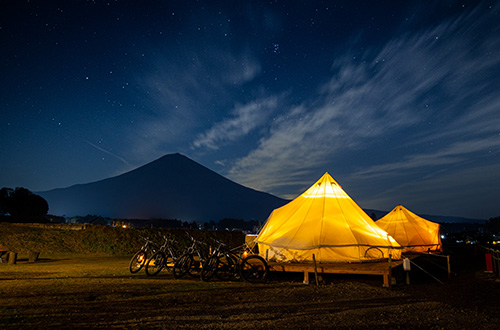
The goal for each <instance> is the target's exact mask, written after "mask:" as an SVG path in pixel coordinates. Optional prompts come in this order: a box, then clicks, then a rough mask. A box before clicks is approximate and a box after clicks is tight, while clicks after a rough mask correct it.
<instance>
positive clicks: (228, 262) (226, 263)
mask: <svg viewBox="0 0 500 330" xmlns="http://www.w3.org/2000/svg"><path fill="white" fill-rule="evenodd" d="M236 264H237V260H236V257H234V256H232V255H230V254H224V255H222V256H219V258H218V263H217V270H216V272H215V276H216V277H217V278H218V279H219V280H221V281H229V280H232V279H234V278H236V277H237V275H238V271H237V268H236Z"/></svg>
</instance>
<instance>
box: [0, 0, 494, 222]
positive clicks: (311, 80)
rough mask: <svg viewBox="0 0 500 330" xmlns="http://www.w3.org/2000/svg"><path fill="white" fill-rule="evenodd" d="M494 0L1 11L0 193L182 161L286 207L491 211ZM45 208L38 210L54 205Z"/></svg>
mask: <svg viewBox="0 0 500 330" xmlns="http://www.w3.org/2000/svg"><path fill="white" fill-rule="evenodd" d="M499 10H500V3H499V2H496V1H465V2H458V1H270V2H265V1H224V2H223V1H99V0H96V1H76V0H75V1H45V0H43V1H42V0H40V1H21V0H5V1H2V2H1V4H0V52H1V66H0V86H1V88H0V111H1V120H0V150H1V152H0V187H11V188H14V187H25V188H28V189H30V190H32V191H35V192H36V191H45V190H49V189H53V188H62V187H68V186H71V185H74V184H79V183H88V182H93V181H97V180H101V179H105V178H108V177H111V176H115V175H118V174H121V173H124V172H126V171H129V170H132V169H134V168H137V167H138V166H141V165H144V164H146V163H148V162H151V161H153V160H155V159H157V158H159V157H161V156H163V155H165V154H169V153H176V152H179V153H182V154H184V155H186V156H187V157H189V158H191V159H193V160H195V161H197V162H199V163H200V164H202V165H204V166H206V167H208V168H210V169H212V170H214V171H216V172H217V173H219V174H221V175H223V176H226V177H227V178H229V179H231V180H233V181H236V182H238V183H240V184H243V185H245V186H248V187H251V188H254V189H258V190H262V191H265V192H269V193H272V194H275V195H277V196H280V197H283V198H289V199H292V198H295V197H296V196H298V195H299V194H301V193H302V192H304V191H305V190H306V189H307V188H308V187H309V186H310V185H311V184H313V183H314V182H315V181H316V180H318V179H319V178H320V177H321V176H322V175H323V174H324V173H325V172H329V173H330V174H331V175H332V176H333V177H334V178H335V180H336V181H337V182H338V183H339V184H340V185H342V187H343V188H344V190H345V191H346V192H347V193H348V194H349V195H350V196H351V197H352V198H353V199H354V200H355V201H356V202H357V203H358V204H359V205H360V206H361V207H362V208H371V209H378V210H386V211H390V210H391V209H392V208H393V207H395V206H396V205H397V204H399V203H400V204H403V205H404V206H406V207H407V208H408V209H410V210H411V211H413V212H414V213H417V214H436V215H453V216H463V217H470V218H483V219H487V218H490V217H495V216H500V23H499V22H500V14H499ZM49 212H50V210H49Z"/></svg>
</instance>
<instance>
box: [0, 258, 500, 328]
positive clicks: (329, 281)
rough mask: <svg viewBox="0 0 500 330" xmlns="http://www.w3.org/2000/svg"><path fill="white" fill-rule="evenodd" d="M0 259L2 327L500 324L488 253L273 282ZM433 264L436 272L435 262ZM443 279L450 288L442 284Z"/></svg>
mask: <svg viewBox="0 0 500 330" xmlns="http://www.w3.org/2000/svg"><path fill="white" fill-rule="evenodd" d="M20 257H21V260H20V261H19V262H18V263H17V264H16V265H8V264H6V263H2V264H0V297H1V299H0V328H1V329H49V328H50V329H55V328H57V329H67V328H68V329H69V328H71V329H90V328H110V329H318V328H319V329H322V328H323V329H325V328H337V329H381V328H384V329H399V328H405V329H408V328H410V329H472V328H475V329H498V327H499V324H500V313H499V311H500V310H499V307H498V302H499V301H500V295H499V294H500V282H499V281H497V280H496V276H495V275H494V274H487V273H485V272H484V267H483V263H484V262H483V260H482V258H484V256H482V255H481V254H479V255H474V254H466V255H461V256H453V257H452V259H451V260H452V270H453V274H452V277H451V278H450V279H448V278H447V274H446V272H445V271H442V270H441V272H439V271H437V270H435V269H433V270H432V274H433V276H435V278H432V277H431V276H429V275H428V274H426V273H424V272H422V271H420V272H419V271H417V270H415V271H413V268H412V273H411V277H410V281H411V285H406V283H405V274H404V273H403V272H400V273H399V274H398V278H397V280H398V283H397V284H396V285H394V286H393V288H392V290H389V289H387V288H383V287H382V277H381V276H355V275H324V276H323V277H321V279H320V285H319V286H316V285H315V284H314V283H315V282H314V277H313V276H312V277H311V279H313V281H311V282H313V284H310V285H304V284H303V283H302V279H303V275H302V274H282V273H273V274H272V276H271V277H270V279H269V280H268V281H267V282H266V283H264V284H257V285H256V284H249V283H244V282H220V281H212V282H203V281H201V280H200V279H193V278H187V279H180V280H176V279H174V278H173V276H172V275H171V274H167V273H161V274H159V275H158V276H156V277H147V276H146V275H145V273H144V271H143V270H142V271H140V272H139V273H137V274H131V273H130V272H129V270H128V261H129V258H130V256H111V255H105V254H52V255H43V254H42V255H41V256H40V257H41V260H39V261H37V262H35V263H28V260H27V259H23V256H20ZM423 267H426V269H430V268H432V266H431V264H426V265H424V266H423ZM438 280H439V281H441V282H443V283H442V284H441V283H439V282H438Z"/></svg>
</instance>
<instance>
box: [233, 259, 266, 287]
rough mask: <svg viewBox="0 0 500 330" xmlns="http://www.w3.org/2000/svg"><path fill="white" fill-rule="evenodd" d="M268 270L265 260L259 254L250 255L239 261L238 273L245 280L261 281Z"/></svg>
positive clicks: (251, 281)
mask: <svg viewBox="0 0 500 330" xmlns="http://www.w3.org/2000/svg"><path fill="white" fill-rule="evenodd" d="M268 272H269V267H268V266H267V262H266V261H265V260H264V258H262V257H261V256H258V255H250V256H248V257H246V258H244V259H243V260H242V261H241V264H240V275H241V277H242V278H243V279H244V280H245V281H247V282H250V283H259V282H263V281H264V280H265V279H266V277H267V273H268Z"/></svg>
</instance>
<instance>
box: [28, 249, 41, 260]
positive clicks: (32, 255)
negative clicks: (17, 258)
mask: <svg viewBox="0 0 500 330" xmlns="http://www.w3.org/2000/svg"><path fill="white" fill-rule="evenodd" d="M39 256H40V252H33V251H29V252H28V262H35V261H38V257H39Z"/></svg>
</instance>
